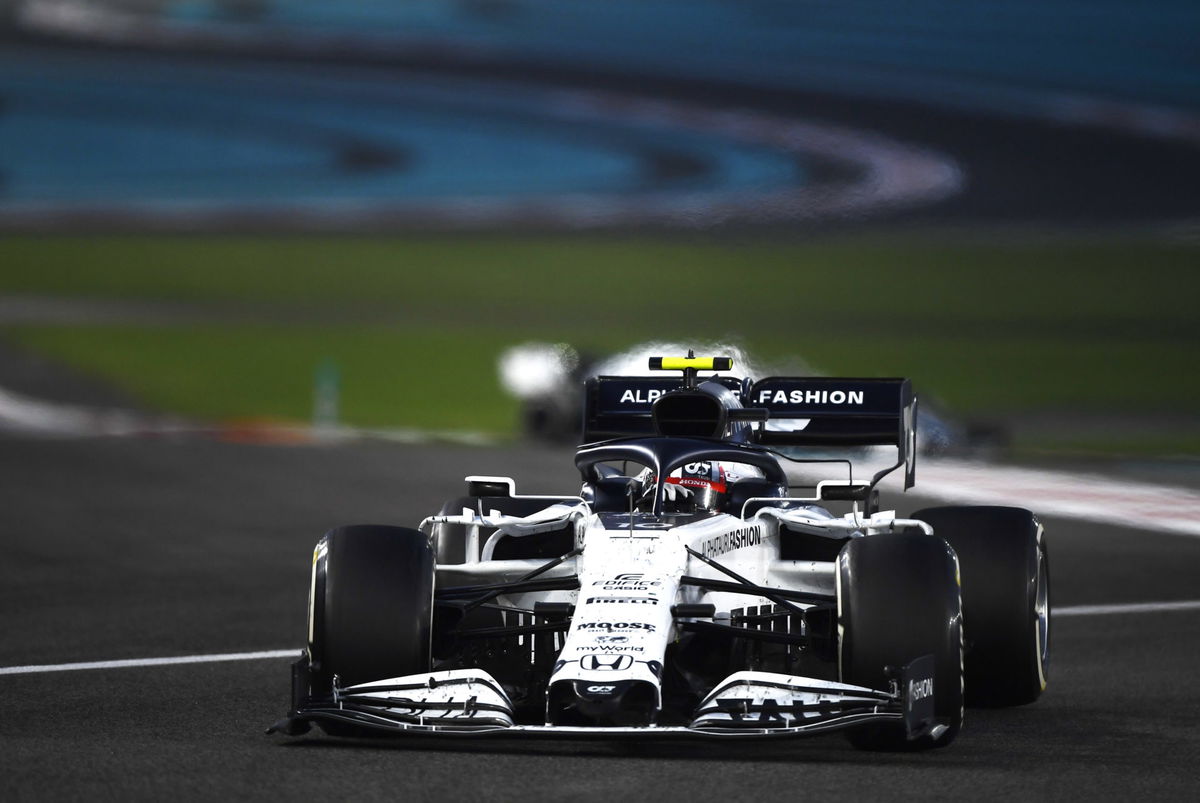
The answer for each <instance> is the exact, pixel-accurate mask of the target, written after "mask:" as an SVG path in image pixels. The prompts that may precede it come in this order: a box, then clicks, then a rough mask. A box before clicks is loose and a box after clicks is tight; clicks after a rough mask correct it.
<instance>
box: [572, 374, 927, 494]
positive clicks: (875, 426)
mask: <svg viewBox="0 0 1200 803" xmlns="http://www.w3.org/2000/svg"><path fill="white" fill-rule="evenodd" d="M705 381H713V382H718V383H720V384H721V385H724V386H725V387H727V388H728V389H729V390H730V391H732V392H733V393H734V394H735V395H736V396H737V397H738V398H739V399H740V401H741V403H742V406H743V407H746V408H748V409H763V410H766V411H767V413H768V419H767V421H766V422H765V423H762V424H759V425H758V426H757V427H756V429H755V430H754V431H753V435H752V440H753V442H756V443H761V444H763V445H767V446H808V447H815V448H822V447H824V448H830V447H833V448H839V447H854V446H895V447H896V448H897V450H898V461H897V463H896V465H895V466H893V468H898V467H899V466H901V465H903V466H904V487H905V488H911V487H912V485H913V482H914V481H915V479H916V434H915V431H916V425H917V398H916V396H915V395H914V394H913V390H912V384H911V383H910V382H909V381H908V380H907V379H840V378H830V377H790V376H773V377H768V378H767V379H762V380H759V381H758V382H755V383H753V384H751V383H750V380H748V379H737V378H735V377H729V376H726V377H711V378H710V379H708V380H705ZM680 387H681V384H680V381H679V379H678V378H677V377H663V376H598V377H593V378H591V379H589V380H587V384H586V385H585V388H584V404H583V442H584V443H591V442H594V441H599V440H606V439H608V438H621V437H641V436H652V435H654V434H655V428H654V419H653V408H654V402H655V401H657V400H658V398H659V397H661V396H662V395H663V394H665V393H667V392H669V391H672V390H677V389H679V388H680ZM890 470H891V469H889V471H890ZM885 473H886V472H885Z"/></svg>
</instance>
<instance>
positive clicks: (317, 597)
mask: <svg viewBox="0 0 1200 803" xmlns="http://www.w3.org/2000/svg"><path fill="white" fill-rule="evenodd" d="M434 565H435V564H434V555H433V549H432V547H431V546H430V543H429V539H428V538H427V537H426V536H425V535H424V534H422V533H420V532H418V531H417V530H411V529H407V528H404V527H385V526H373V525H360V526H353V527H339V528H337V529H335V530H330V531H329V532H328V533H326V534H325V536H324V537H323V538H322V539H321V540H320V541H319V542H318V544H317V550H316V552H315V553H314V560H313V574H312V587H311V589H310V593H311V597H310V600H309V638H308V653H309V662H310V672H311V677H312V686H313V692H314V694H323V693H328V692H329V690H330V689H331V688H332V684H333V678H334V676H337V678H338V680H339V682H340V684H341V685H342V686H348V685H353V684H355V683H363V682H367V681H372V680H382V679H384V678H389V677H397V676H400V675H412V674H416V673H419V672H427V671H429V669H430V636H431V632H432V617H433V588H434Z"/></svg>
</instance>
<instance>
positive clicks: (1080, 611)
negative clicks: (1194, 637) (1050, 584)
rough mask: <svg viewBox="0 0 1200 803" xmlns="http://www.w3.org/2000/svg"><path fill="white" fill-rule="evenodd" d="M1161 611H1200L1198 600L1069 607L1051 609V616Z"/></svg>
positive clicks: (1199, 601)
mask: <svg viewBox="0 0 1200 803" xmlns="http://www.w3.org/2000/svg"><path fill="white" fill-rule="evenodd" d="M1163 611H1200V600H1185V601H1182V602H1131V603H1127V604H1124V605H1071V606H1069V607H1066V608H1052V609H1051V610H1050V613H1051V615H1052V616H1055V617H1058V616H1107V615H1109V614H1114V613H1159V612H1163Z"/></svg>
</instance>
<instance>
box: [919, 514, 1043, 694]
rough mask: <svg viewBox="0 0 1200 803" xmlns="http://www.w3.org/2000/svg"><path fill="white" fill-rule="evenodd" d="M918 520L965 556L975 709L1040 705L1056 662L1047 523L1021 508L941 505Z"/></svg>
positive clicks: (969, 689) (967, 636)
mask: <svg viewBox="0 0 1200 803" xmlns="http://www.w3.org/2000/svg"><path fill="white" fill-rule="evenodd" d="M913 518H916V519H920V520H922V521H924V522H926V523H928V524H930V525H932V527H933V529H934V532H935V533H936V534H937V535H939V536H941V537H942V538H944V539H945V540H946V541H947V542H949V543H950V545H951V546H952V547H954V551H955V552H956V553H958V560H959V565H960V568H961V571H962V584H963V634H964V637H965V640H966V645H967V650H966V684H967V686H966V699H967V704H968V705H972V706H981V707H983V706H987V707H999V706H1014V705H1025V704H1027V703H1032V702H1033V701H1034V700H1036V699H1038V697H1039V696H1040V695H1041V693H1042V691H1043V690H1044V689H1045V688H1046V677H1047V670H1048V664H1049V657H1050V558H1049V554H1048V553H1047V550H1046V538H1045V533H1044V531H1043V529H1042V526H1041V523H1040V522H1039V521H1038V520H1037V518H1036V517H1035V516H1034V515H1033V514H1032V513H1031V512H1030V511H1028V510H1025V509H1024V508H1017V507H989V506H954V507H935V508H926V509H924V510H919V511H917V512H916V513H914V514H913Z"/></svg>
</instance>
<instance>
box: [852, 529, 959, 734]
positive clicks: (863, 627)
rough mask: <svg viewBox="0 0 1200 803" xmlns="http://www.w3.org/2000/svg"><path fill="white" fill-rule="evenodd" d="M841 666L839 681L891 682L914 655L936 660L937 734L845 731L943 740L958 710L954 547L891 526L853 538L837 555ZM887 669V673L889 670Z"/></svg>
mask: <svg viewBox="0 0 1200 803" xmlns="http://www.w3.org/2000/svg"><path fill="white" fill-rule="evenodd" d="M837 604H838V672H839V675H840V677H841V680H842V682H844V683H853V684H856V685H860V686H868V687H870V688H873V689H887V688H889V681H890V680H891V679H892V677H895V673H898V671H899V670H900V669H901V668H903V667H904V666H905V665H906V664H908V663H910V662H911V661H913V660H914V659H916V658H920V657H921V656H924V655H932V656H933V659H934V666H935V669H934V715H935V717H936V719H937V721H938V723H939V724H941V725H944V726H946V727H945V729H944V730H942V731H941V732H940V733H939V734H938V736H937V737H936V738H935V737H933V736H929V735H927V736H922V737H919V738H917V739H914V740H911V741H910V740H909V739H908V738H907V735H906V733H905V730H904V726H903V724H901V723H886V724H883V725H879V724H874V725H867V726H863V727H859V728H855V729H853V730H851V731H849V732H848V733H847V735H848V737H849V739H850V741H851V743H853V744H854V745H855V746H856V747H860V748H864V749H873V750H907V749H925V748H930V747H942V746H944V745H947V744H949V743H950V742H952V741H953V740H954V738H955V736H957V735H958V731H959V729H960V728H961V726H962V717H963V681H962V602H961V597H960V593H959V585H958V565H957V560H956V558H955V555H954V550H952V549H951V548H950V546H949V545H948V544H947V543H946V542H945V541H943V540H942V539H941V538H937V537H936V536H929V535H924V534H911V533H896V534H885V535H875V536H866V537H863V538H854V539H851V540H850V541H848V542H847V543H846V545H845V546H844V547H843V548H842V551H841V554H840V555H839V556H838V564H837ZM889 672H890V673H892V674H891V675H889Z"/></svg>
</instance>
